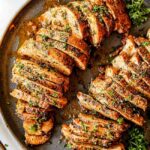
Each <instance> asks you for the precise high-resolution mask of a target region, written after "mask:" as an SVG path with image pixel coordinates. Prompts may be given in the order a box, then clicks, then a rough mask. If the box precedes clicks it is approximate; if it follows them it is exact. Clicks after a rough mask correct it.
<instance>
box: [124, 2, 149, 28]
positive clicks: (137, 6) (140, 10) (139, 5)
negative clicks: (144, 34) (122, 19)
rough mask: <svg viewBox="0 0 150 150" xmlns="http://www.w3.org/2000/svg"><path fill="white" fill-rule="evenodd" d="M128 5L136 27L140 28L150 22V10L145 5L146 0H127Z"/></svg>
mask: <svg viewBox="0 0 150 150" xmlns="http://www.w3.org/2000/svg"><path fill="white" fill-rule="evenodd" d="M126 4H127V9H128V12H129V16H130V18H131V20H132V22H133V24H134V25H137V26H140V25H141V24H142V23H144V22H145V21H147V20H148V17H149V15H150V8H148V7H146V6H145V5H144V0H126Z"/></svg>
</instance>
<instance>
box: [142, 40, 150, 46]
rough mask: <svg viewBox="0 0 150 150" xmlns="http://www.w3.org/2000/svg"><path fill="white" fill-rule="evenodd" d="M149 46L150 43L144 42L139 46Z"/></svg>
mask: <svg viewBox="0 0 150 150" xmlns="http://www.w3.org/2000/svg"><path fill="white" fill-rule="evenodd" d="M149 45H150V41H146V42H142V43H141V46H149Z"/></svg>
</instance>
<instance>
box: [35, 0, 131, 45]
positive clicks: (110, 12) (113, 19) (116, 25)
mask: <svg viewBox="0 0 150 150" xmlns="http://www.w3.org/2000/svg"><path fill="white" fill-rule="evenodd" d="M38 20H39V22H40V24H41V26H42V27H44V28H46V27H48V28H52V29H55V30H61V31H66V32H69V33H71V35H74V36H76V37H77V38H78V39H82V40H86V41H90V42H91V44H92V45H93V46H99V45H100V44H101V42H102V41H103V40H104V38H105V37H107V36H109V35H110V34H111V33H112V31H117V32H119V33H126V32H128V31H129V29H130V27H131V22H130V20H129V17H128V15H127V13H126V8H125V4H124V1H123V0H83V1H73V2H69V3H68V4H67V5H66V6H57V7H54V8H50V9H49V10H48V11H46V12H45V13H44V14H42V15H41V16H40V17H39V18H38ZM77 41H78V40H77Z"/></svg>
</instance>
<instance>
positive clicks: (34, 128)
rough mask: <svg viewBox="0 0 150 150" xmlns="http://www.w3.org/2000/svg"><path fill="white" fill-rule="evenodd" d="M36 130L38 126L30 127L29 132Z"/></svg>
mask: <svg viewBox="0 0 150 150" xmlns="http://www.w3.org/2000/svg"><path fill="white" fill-rule="evenodd" d="M37 130H38V125H37V124H34V125H32V126H31V127H30V131H31V132H36V131H37Z"/></svg>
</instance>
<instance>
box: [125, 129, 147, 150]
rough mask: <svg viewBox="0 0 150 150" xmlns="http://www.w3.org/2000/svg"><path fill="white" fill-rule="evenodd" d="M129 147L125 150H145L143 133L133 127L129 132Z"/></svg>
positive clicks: (145, 144)
mask: <svg viewBox="0 0 150 150" xmlns="http://www.w3.org/2000/svg"><path fill="white" fill-rule="evenodd" d="M128 141H129V145H128V147H127V150H147V142H146V140H145V139H144V131H143V130H142V129H140V128H137V127H133V128H132V129H131V130H130V131H129V140H128Z"/></svg>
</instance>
